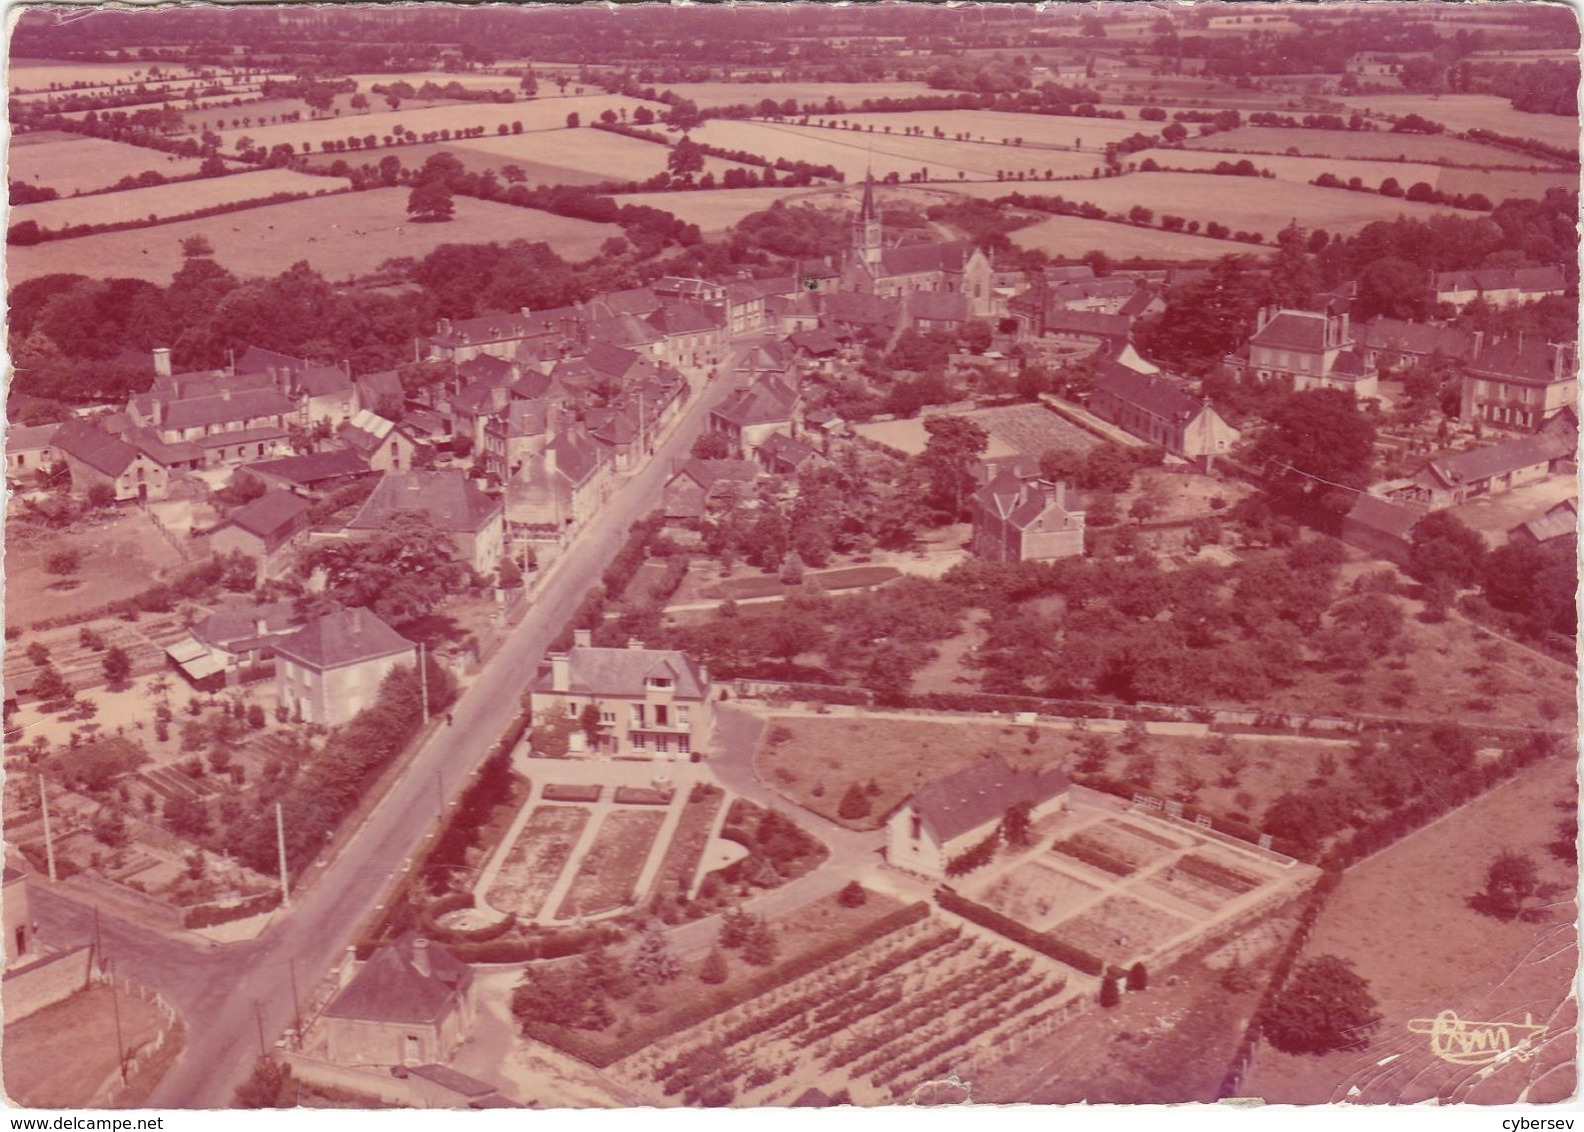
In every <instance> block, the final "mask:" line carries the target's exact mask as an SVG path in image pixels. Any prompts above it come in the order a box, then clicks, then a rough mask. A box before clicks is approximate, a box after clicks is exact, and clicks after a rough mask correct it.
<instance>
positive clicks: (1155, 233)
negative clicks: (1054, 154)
mask: <svg viewBox="0 0 1584 1132" xmlns="http://www.w3.org/2000/svg"><path fill="white" fill-rule="evenodd" d="M1189 175H1190V176H1193V174H1189ZM1203 179H1204V180H1210V179H1211V178H1203ZM1222 179H1223V178H1215V180H1222ZM1225 179H1228V180H1230V178H1225ZM1091 184H1092V182H1083V183H1077V184H1073V183H1069V184H1066V185H1063V184H1057V185H1056V186H1054V187H1053V189H1052V192H1053V193H1054V194H1056V195H1059V196H1064V197H1066V198H1067V199H1068V200H1088V199H1089V197H1088V196H1086V195H1083V194H1084V193H1085V192H1086V191H1087V190H1088V189H1089V188H1090V186H1091ZM1010 187H1011V188H1021V189H1022V190H1023V191H1025V192H1035V191H1037V190H1036V189H1035V188H1034V187H1033V186H1010ZM996 188H997V189H1001V188H1002V186H1000V185H997V186H996ZM1315 191H1316V192H1328V191H1330V190H1326V189H1316V190H1315ZM996 195H1000V193H997V194H996ZM1174 209H1175V202H1174V203H1173V204H1172V205H1170V206H1168V208H1167V211H1168V212H1170V211H1173V210H1174ZM1124 211H1125V210H1124ZM1176 215H1179V216H1181V215H1184V214H1183V213H1182V212H1177V213H1176ZM1211 219H1215V218H1214V217H1211ZM1288 219H1291V215H1290V214H1289V216H1288ZM1284 223H1285V221H1284ZM1011 239H1012V242H1013V243H1015V244H1017V245H1018V246H1020V247H1025V248H1042V249H1044V250H1045V251H1047V252H1049V253H1051V254H1052V255H1066V256H1072V255H1081V254H1083V253H1084V252H1086V251H1091V250H1093V249H1096V248H1099V249H1102V250H1104V251H1105V253H1106V254H1107V255H1110V256H1112V257H1113V258H1115V259H1128V258H1131V257H1133V256H1144V257H1147V258H1149V259H1166V260H1213V259H1220V258H1221V257H1222V256H1224V255H1232V254H1234V253H1237V254H1252V255H1256V256H1258V255H1262V254H1264V249H1261V248H1258V247H1252V246H1250V245H1248V244H1237V243H1232V242H1230V241H1228V240H1211V239H1208V238H1206V237H1204V236H1188V235H1184V234H1183V233H1181V232H1163V231H1161V230H1160V229H1159V228H1140V227H1137V226H1135V225H1132V224H1115V223H1112V222H1110V221H1107V220H1084V219H1081V218H1079V217H1077V216H1052V217H1050V218H1049V219H1048V220H1041V221H1040V222H1039V223H1038V224H1035V225H1033V226H1032V227H1029V228H1020V229H1018V230H1017V231H1016V232H1013V233H1012V234H1011Z"/></svg>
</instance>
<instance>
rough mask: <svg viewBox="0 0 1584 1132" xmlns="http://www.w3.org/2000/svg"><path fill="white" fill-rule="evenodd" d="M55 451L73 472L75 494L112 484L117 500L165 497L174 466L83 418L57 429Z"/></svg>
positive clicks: (110, 486) (72, 479)
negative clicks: (154, 457)
mask: <svg viewBox="0 0 1584 1132" xmlns="http://www.w3.org/2000/svg"><path fill="white" fill-rule="evenodd" d="M53 444H54V447H55V451H56V452H58V453H59V454H60V457H61V459H63V460H64V461H65V462H66V467H67V468H68V469H69V470H70V472H71V487H72V494H74V495H79V496H81V495H86V494H87V493H88V492H89V491H90V490H91V489H92V488H94V487H95V486H97V485H101V484H102V485H104V486H105V487H108V488H109V489H110V491H111V492H112V493H113V495H114V497H115V499H116V501H117V502H121V501H123V500H128V499H136V500H139V501H143V500H150V499H164V498H165V494H166V492H167V490H168V489H169V487H170V469H169V468H167V467H166V466H165V465H164V464H162V463H160V462H159V461H158V460H155V459H153V458H152V457H150V456H149V455H148V453H146V452H143V451H142V450H141V449H139V448H137V447H136V446H134V445H132V444H129V443H127V442H126V441H125V440H122V439H120V438H119V437H115V436H111V435H110V434H109V433H108V432H105V431H104V430H103V429H100V428H97V427H95V426H94V425H91V424H87V423H85V422H83V421H67V422H66V423H65V424H63V425H61V426H60V428H59V429H57V430H56V432H55V437H54V440H53Z"/></svg>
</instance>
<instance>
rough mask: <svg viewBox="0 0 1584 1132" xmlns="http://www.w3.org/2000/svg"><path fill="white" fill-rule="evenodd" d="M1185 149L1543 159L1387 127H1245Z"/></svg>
mask: <svg viewBox="0 0 1584 1132" xmlns="http://www.w3.org/2000/svg"><path fill="white" fill-rule="evenodd" d="M1184 144H1186V145H1187V146H1188V148H1190V149H1220V150H1226V151H1228V152H1235V153H1248V154H1254V153H1273V154H1281V153H1286V152H1287V151H1288V150H1289V149H1291V150H1296V151H1297V152H1298V153H1299V154H1304V155H1310V156H1316V157H1375V158H1383V159H1386V160H1397V161H1428V162H1432V163H1437V164H1450V165H1512V166H1517V167H1520V168H1543V167H1546V166H1547V163H1546V162H1544V161H1539V160H1536V159H1535V158H1532V157H1525V156H1524V155H1523V154H1521V153H1510V152H1508V151H1507V150H1504V149H1497V148H1496V147H1495V146H1489V145H1480V144H1479V143H1478V142H1471V141H1464V140H1463V139H1461V138H1449V137H1445V136H1443V137H1432V136H1429V135H1426V134H1394V133H1391V132H1390V131H1388V130H1372V131H1363V130H1304V129H1291V130H1289V129H1279V128H1276V127H1270V126H1244V127H1242V128H1241V129H1237V130H1227V131H1226V132H1225V133H1220V134H1212V135H1211V136H1210V137H1207V138H1191V139H1189V140H1188V141H1187V142H1186V143H1184Z"/></svg>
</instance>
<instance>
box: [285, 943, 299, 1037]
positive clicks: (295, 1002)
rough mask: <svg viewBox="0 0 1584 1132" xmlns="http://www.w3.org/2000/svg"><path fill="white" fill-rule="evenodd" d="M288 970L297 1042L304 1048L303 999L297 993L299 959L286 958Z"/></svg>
mask: <svg viewBox="0 0 1584 1132" xmlns="http://www.w3.org/2000/svg"><path fill="white" fill-rule="evenodd" d="M286 970H287V971H288V972H290V974H291V989H292V1017H293V1018H295V1019H296V1022H297V1044H298V1048H299V1049H301V1048H302V999H301V998H299V997H298V995H297V960H295V959H288V960H286Z"/></svg>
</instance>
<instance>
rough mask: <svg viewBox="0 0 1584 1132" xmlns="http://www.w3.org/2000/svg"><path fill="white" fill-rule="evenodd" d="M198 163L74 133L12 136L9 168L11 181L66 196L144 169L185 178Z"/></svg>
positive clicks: (111, 182)
mask: <svg viewBox="0 0 1584 1132" xmlns="http://www.w3.org/2000/svg"><path fill="white" fill-rule="evenodd" d="M201 164H202V163H201V162H199V161H198V160H196V159H194V158H191V157H176V156H174V155H173V154H169V153H160V152H159V151H158V150H154V149H143V148H142V147H140V146H135V145H126V144H124V143H122V142H113V141H106V140H104V139H103V138H83V137H78V136H76V135H75V134H62V133H47V134H21V135H19V136H17V137H13V138H12V139H11V149H10V165H11V167H10V170H9V172H8V174H7V175H8V176H9V177H10V179H11V180H13V181H25V182H27V183H28V184H30V185H40V186H45V187H48V188H51V189H54V190H55V191H56V192H58V193H60V194H61V196H63V197H64V196H70V195H71V194H72V193H85V192H92V191H94V190H95V189H104V188H108V187H109V186H111V185H113V184H115V183H116V182H117V181H119V180H120V179H121V178H122V177H129V176H136V175H137V174H139V173H147V172H148V171H149V170H150V169H152V170H154V171H155V172H156V173H159V174H160V175H161V176H165V177H184V176H186V175H187V174H189V173H196V172H198V167H199V166H200V165H201Z"/></svg>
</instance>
